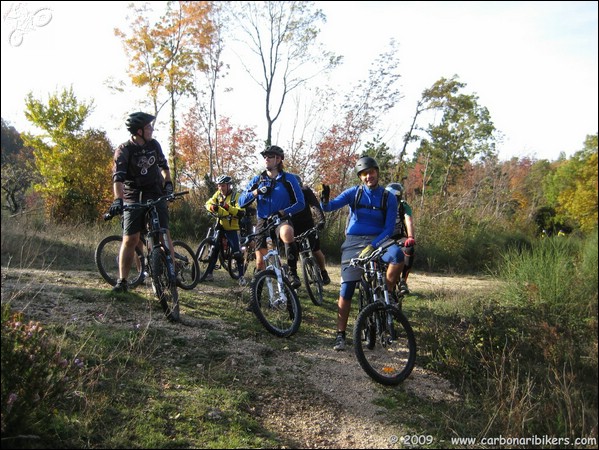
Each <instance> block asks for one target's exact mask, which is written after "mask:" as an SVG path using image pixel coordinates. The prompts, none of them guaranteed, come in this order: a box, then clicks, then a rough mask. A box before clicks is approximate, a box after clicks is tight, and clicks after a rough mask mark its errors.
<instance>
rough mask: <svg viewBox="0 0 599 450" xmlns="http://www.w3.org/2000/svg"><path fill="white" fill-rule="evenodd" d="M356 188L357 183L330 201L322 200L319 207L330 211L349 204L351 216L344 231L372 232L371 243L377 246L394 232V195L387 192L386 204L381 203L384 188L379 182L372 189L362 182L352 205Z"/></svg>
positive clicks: (360, 233)
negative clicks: (360, 192) (360, 191)
mask: <svg viewBox="0 0 599 450" xmlns="http://www.w3.org/2000/svg"><path fill="white" fill-rule="evenodd" d="M358 188H359V186H353V187H351V188H349V189H346V190H345V191H343V192H342V193H341V194H339V195H338V196H337V197H335V198H334V199H333V200H331V201H330V202H329V203H326V204H324V203H323V204H322V209H323V210H324V211H326V212H329V211H335V210H337V209H340V208H343V207H344V206H346V205H348V206H349V207H350V216H349V223H348V224H347V229H346V233H347V234H348V235H357V236H375V237H374V239H373V240H372V242H371V243H370V244H371V245H372V246H373V247H378V246H379V245H381V243H382V242H384V241H385V240H387V239H388V238H389V237H390V236H391V235H392V234H393V230H394V228H395V219H396V217H397V198H396V197H395V196H394V195H387V196H386V197H387V204H386V205H383V193H384V192H385V189H384V188H383V187H382V186H377V187H375V188H374V189H372V190H371V189H369V188H368V186H366V185H364V186H363V192H362V196H361V198H360V202H359V205H358V207H357V208H354V201H355V199H356V194H357V192H358Z"/></svg>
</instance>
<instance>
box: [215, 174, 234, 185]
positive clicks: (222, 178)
mask: <svg viewBox="0 0 599 450" xmlns="http://www.w3.org/2000/svg"><path fill="white" fill-rule="evenodd" d="M232 182H233V178H231V177H230V176H229V175H221V176H220V177H218V178H217V179H216V184H231V183H232Z"/></svg>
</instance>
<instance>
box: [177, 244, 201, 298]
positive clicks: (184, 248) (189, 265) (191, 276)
mask: <svg viewBox="0 0 599 450" xmlns="http://www.w3.org/2000/svg"><path fill="white" fill-rule="evenodd" d="M173 248H174V250H175V272H177V286H179V287H180V288H181V289H185V290H186V291H189V290H191V289H193V288H194V287H196V286H197V285H198V283H199V282H200V279H199V277H198V275H199V273H200V269H199V266H198V261H197V260H196V257H195V253H194V252H193V250H192V249H191V247H190V246H189V245H187V244H186V243H185V242H183V241H173Z"/></svg>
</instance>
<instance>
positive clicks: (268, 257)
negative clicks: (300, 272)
mask: <svg viewBox="0 0 599 450" xmlns="http://www.w3.org/2000/svg"><path fill="white" fill-rule="evenodd" d="M280 224H281V219H280V218H278V217H277V218H275V219H274V220H272V221H271V222H270V223H269V224H268V225H267V226H266V227H264V228H263V229H262V230H261V231H259V232H258V233H252V234H249V235H248V236H246V237H245V239H244V241H243V243H244V245H247V244H248V243H249V242H250V241H251V240H253V239H255V238H256V237H259V236H262V235H265V234H267V233H268V235H269V237H270V239H271V240H272V248H271V249H268V251H267V252H266V254H265V255H263V256H262V260H263V261H264V264H265V266H266V267H265V269H266V270H268V269H271V270H274V272H275V273H276V274H277V280H278V283H279V289H281V291H282V293H283V294H282V295H283V296H285V293H284V292H285V289H284V288H283V285H284V281H283V279H287V271H286V269H285V267H284V265H283V263H282V262H281V255H280V253H279V246H278V238H277V236H276V232H275V230H276V228H277V227H278V226H279V225H280ZM269 289H272V288H271V286H269ZM271 293H272V292H271ZM283 300H284V301H287V298H286V297H285V298H284V299H283Z"/></svg>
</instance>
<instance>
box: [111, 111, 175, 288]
mask: <svg viewBox="0 0 599 450" xmlns="http://www.w3.org/2000/svg"><path fill="white" fill-rule="evenodd" d="M154 119H156V117H154V116H153V115H151V114H147V113H144V112H134V113H132V114H130V115H129V117H127V120H126V121H125V126H126V127H127V130H128V131H129V133H131V137H130V138H129V140H128V141H127V142H124V143H123V144H121V145H119V146H118V148H117V149H116V151H115V152H114V162H113V171H112V182H113V191H114V197H115V199H114V201H113V202H112V205H111V206H110V209H109V213H110V214H111V215H113V216H115V215H118V214H121V213H123V242H122V244H121V250H120V252H119V277H120V278H119V279H118V280H117V283H116V285H115V286H114V287H113V288H112V290H113V291H114V292H126V291H127V276H128V275H129V269H130V267H131V263H132V262H133V258H134V257H135V247H136V246H137V245H138V243H139V240H140V235H141V231H142V230H143V229H144V227H145V211H144V210H143V209H136V210H134V211H124V212H123V202H126V203H137V202H145V201H147V200H155V199H157V198H159V197H161V196H163V195H165V194H172V193H173V183H172V181H171V175H170V171H169V167H168V161H167V160H166V158H165V156H164V153H163V152H162V147H161V146H160V144H159V143H158V141H157V140H156V139H153V138H152V133H153V132H154V127H153V126H152V122H153V121H154ZM157 210H158V214H159V219H160V225H161V226H162V227H163V228H166V229H167V236H168V241H169V242H168V245H169V248H170V249H171V258H173V261H174V253H173V244H172V240H171V235H170V231H168V225H169V223H168V219H169V216H168V207H167V204H166V201H164V202H161V203H160V204H158V205H157Z"/></svg>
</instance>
